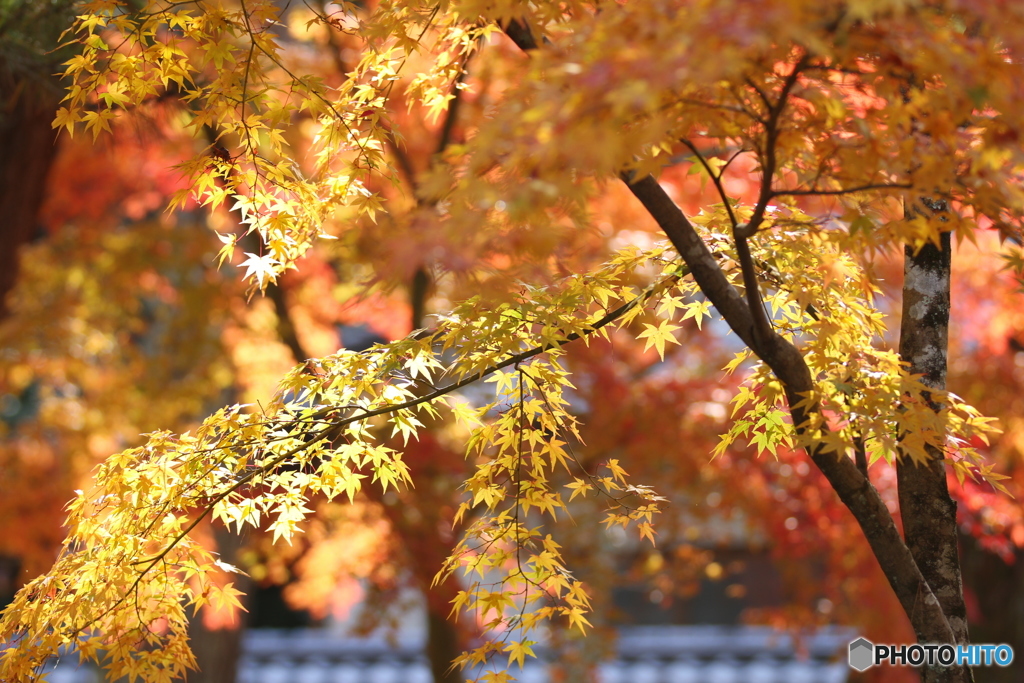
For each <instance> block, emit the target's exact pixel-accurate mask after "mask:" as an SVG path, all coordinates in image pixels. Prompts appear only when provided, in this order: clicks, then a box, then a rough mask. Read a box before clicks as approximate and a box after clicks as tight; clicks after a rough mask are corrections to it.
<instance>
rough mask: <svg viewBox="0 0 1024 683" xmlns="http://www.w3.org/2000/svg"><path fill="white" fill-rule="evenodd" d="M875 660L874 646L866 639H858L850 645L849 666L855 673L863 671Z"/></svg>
mask: <svg viewBox="0 0 1024 683" xmlns="http://www.w3.org/2000/svg"><path fill="white" fill-rule="evenodd" d="M874 660H875V646H874V644H872V642H871V641H870V640H868V639H867V638H858V639H857V640H855V641H853V642H852V643H850V666H852V667H853V668H854V669H856V670H857V671H864V670H865V669H867V668H868V667H870V666H871V665H872V664H874Z"/></svg>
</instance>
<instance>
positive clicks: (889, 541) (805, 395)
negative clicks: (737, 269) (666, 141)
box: [506, 31, 954, 643]
mask: <svg viewBox="0 0 1024 683" xmlns="http://www.w3.org/2000/svg"><path fill="white" fill-rule="evenodd" d="M506 33H508V35H509V37H510V38H511V39H512V40H513V42H515V43H516V44H517V45H519V47H520V48H522V49H523V50H525V51H529V50H532V49H536V47H537V45H536V41H534V40H532V36H530V40H525V39H523V37H522V36H520V35H519V34H518V32H516V31H514V32H508V31H506ZM802 63H803V60H801V62H800V63H798V65H797V67H794V70H793V74H790V77H789V78H788V79H787V82H788V83H789V85H788V86H784V91H785V93H787V94H788V91H789V89H790V88H792V85H793V83H795V81H796V75H795V74H796V73H797V72H798V71H799V68H798V67H800V66H801V65H802ZM779 111H780V113H781V109H780V110H779ZM777 119H778V115H777V116H776V122H775V124H773V125H777V123H778V121H777ZM773 158H774V157H773ZM766 171H767V169H766ZM772 172H773V173H774V169H772ZM764 177H765V178H766V180H767V183H769V185H768V186H769V187H770V183H771V177H770V176H769V175H767V174H766V175H765V176H764ZM619 178H620V179H621V180H622V181H623V182H625V183H626V185H627V186H628V187H629V189H630V191H631V192H632V193H633V196H635V197H636V198H637V199H638V200H639V201H640V203H641V204H642V205H643V206H644V208H645V209H646V210H647V212H648V213H650V215H651V216H652V217H653V218H654V220H655V221H656V222H657V223H658V225H659V227H660V228H661V229H662V231H663V232H664V233H665V235H666V236H667V237H668V238H669V240H670V241H671V242H672V245H673V246H674V247H675V248H676V251H677V252H679V255H680V256H681V257H682V259H683V261H684V262H685V263H686V265H687V266H688V267H689V268H690V272H691V274H692V275H693V278H694V280H695V281H696V282H697V285H698V286H699V287H700V289H701V291H702V292H703V293H704V295H705V296H707V297H708V299H709V300H710V301H711V303H712V304H713V305H714V306H715V308H716V309H717V310H718V312H719V314H720V315H721V316H722V318H723V319H724V320H725V321H726V323H727V324H728V325H729V327H730V328H731V329H732V330H733V331H734V332H735V333H736V334H737V335H738V336H739V337H740V339H742V340H743V342H744V343H745V344H747V345H748V346H749V347H750V348H751V349H754V350H755V352H756V353H757V354H758V356H759V357H760V358H761V359H762V360H763V361H764V362H765V363H766V364H767V365H768V367H769V368H771V370H772V371H773V372H774V373H775V376H776V377H778V379H779V381H780V382H781V383H782V385H783V387H784V388H785V392H786V398H787V400H788V401H789V405H790V413H791V415H792V417H793V424H794V426H795V428H796V430H797V432H798V434H800V435H801V436H803V437H805V438H808V437H809V435H808V433H807V432H808V427H809V425H811V424H812V418H819V419H816V420H813V422H816V423H818V424H821V425H822V427H820V429H821V430H823V431H824V430H826V429H827V427H826V426H824V425H825V423H824V420H823V419H820V418H821V417H822V416H821V408H820V406H819V405H818V404H817V402H813V401H812V402H810V403H808V400H809V399H810V397H812V396H813V394H814V382H813V380H812V378H811V373H810V369H809V368H808V367H807V363H806V362H805V361H804V358H803V356H802V354H801V353H800V351H799V349H797V348H796V346H794V345H793V344H792V343H790V342H789V341H787V340H785V339H784V338H782V337H781V336H779V335H778V334H776V333H775V332H774V331H772V330H770V329H769V330H768V334H767V335H766V336H765V338H764V339H763V341H762V343H761V344H760V345H759V346H760V348H757V347H756V346H755V339H754V334H753V318H752V312H751V309H750V306H749V305H748V304H747V302H745V301H744V300H743V298H742V297H741V296H740V295H739V292H737V290H736V288H735V287H733V286H732V284H730V283H729V281H728V279H727V278H726V277H725V274H724V273H723V272H722V270H721V268H719V266H718V263H717V262H716V261H715V258H714V256H713V255H712V254H711V251H710V250H709V249H708V247H707V245H706V244H704V241H703V240H702V239H701V238H700V235H698V234H697V232H696V230H695V229H694V228H693V225H692V224H691V223H690V222H689V220H687V218H686V216H685V215H684V214H683V212H682V211H681V210H680V209H679V207H678V206H677V205H676V204H675V202H673V201H672V199H671V198H670V197H669V196H668V194H667V193H666V192H665V190H664V189H662V187H661V186H660V185H659V184H658V182H657V181H656V180H655V179H654V178H653V177H652V176H645V177H643V178H640V179H639V180H638V179H636V178H635V176H634V174H633V173H631V172H627V171H624V172H622V173H620V174H619ZM765 196H767V195H765ZM762 200H764V205H765V206H767V200H766V199H764V197H762ZM762 214H763V209H762ZM755 286H756V282H755ZM762 313H763V309H762ZM823 444H824V441H823V440H822V439H821V438H820V437H819V438H818V439H816V444H812V445H811V446H810V447H808V448H807V451H808V453H809V455H810V456H811V459H812V460H813V461H814V463H815V465H817V466H818V468H819V469H820V470H821V472H822V473H823V474H824V475H825V477H826V478H827V479H828V481H829V484H830V485H831V486H832V488H833V489H835V491H836V493H837V494H838V495H839V498H840V500H842V501H843V503H844V504H845V505H846V507H847V508H848V509H849V510H850V512H851V513H853V516H854V518H855V519H856V520H857V523H858V524H859V525H860V527H861V529H862V531H863V532H864V536H865V537H866V538H867V541H868V544H869V545H870V546H871V549H872V552H873V553H874V555H875V557H876V558H877V559H878V562H879V564H880V565H881V567H882V571H883V572H884V573H885V575H886V578H887V579H888V581H889V584H890V586H892V589H893V592H894V593H895V594H896V597H897V599H899V601H900V604H901V605H902V606H903V610H904V612H905V613H906V614H907V615H908V617H909V618H910V621H911V623H912V625H913V627H914V631H915V632H916V633H917V635H918V638H919V639H921V640H922V642H932V643H951V642H954V641H953V640H952V638H953V633H952V630H951V629H950V626H949V623H948V622H947V621H946V617H945V615H944V614H943V612H942V609H941V607H940V605H939V602H938V600H937V599H936V598H935V595H934V594H933V593H932V590H931V588H930V587H929V586H928V582H927V581H925V579H924V576H923V575H922V574H921V570H920V569H919V568H918V566H917V563H916V562H915V561H914V558H913V556H912V555H911V553H910V550H909V549H908V548H907V546H906V544H905V543H904V542H903V539H902V538H901V537H900V534H899V531H898V530H897V529H896V523H895V521H894V520H893V518H892V515H890V514H889V510H888V508H887V507H886V505H885V502H884V501H883V500H882V498H881V496H880V495H878V491H876V490H875V488H874V486H872V485H871V482H870V481H869V480H868V479H867V478H866V477H864V475H863V474H861V472H860V471H859V470H858V469H857V466H856V465H854V463H853V461H851V460H850V459H849V458H847V457H845V455H843V454H839V453H835V452H833V451H827V452H826V451H825V450H824V445H823Z"/></svg>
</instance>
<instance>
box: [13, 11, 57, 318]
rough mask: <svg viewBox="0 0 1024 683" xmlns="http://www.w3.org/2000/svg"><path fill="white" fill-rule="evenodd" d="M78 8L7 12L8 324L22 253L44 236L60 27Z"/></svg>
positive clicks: (52, 153) (54, 149)
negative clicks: (38, 234) (39, 233)
mask: <svg viewBox="0 0 1024 683" xmlns="http://www.w3.org/2000/svg"><path fill="white" fill-rule="evenodd" d="M70 6H71V3H70V2H67V1H65V2H52V1H51V2H45V1H43V2H40V1H36V0H21V1H20V2H14V3H10V4H8V5H7V6H6V7H5V8H4V9H3V10H2V11H0V240H2V242H3V246H2V248H0V319H3V317H5V316H6V315H7V295H8V294H9V293H10V291H11V289H12V288H13V287H14V283H15V282H16V281H17V277H18V256H19V251H20V247H21V246H22V245H24V244H25V243H26V242H28V241H29V240H30V239H31V238H32V235H33V234H34V233H35V231H36V227H37V218H38V215H39V207H40V206H41V205H42V202H43V196H44V194H45V191H46V178H47V175H48V174H49V171H50V166H51V165H52V164H53V160H54V157H55V156H56V152H57V144H56V140H57V135H56V133H55V132H54V130H53V129H52V128H51V127H50V122H51V121H52V120H53V116H54V113H55V112H56V111H57V105H58V103H59V102H60V99H61V97H62V91H61V87H60V82H59V81H58V79H57V78H56V77H55V76H53V73H54V72H55V71H57V70H58V69H59V64H60V62H61V61H62V58H63V56H64V55H63V53H60V54H57V53H54V52H52V51H53V49H54V48H55V47H56V45H57V36H58V35H59V31H58V30H57V29H58V27H66V26H67V21H66V13H67V11H68V9H69V8H70Z"/></svg>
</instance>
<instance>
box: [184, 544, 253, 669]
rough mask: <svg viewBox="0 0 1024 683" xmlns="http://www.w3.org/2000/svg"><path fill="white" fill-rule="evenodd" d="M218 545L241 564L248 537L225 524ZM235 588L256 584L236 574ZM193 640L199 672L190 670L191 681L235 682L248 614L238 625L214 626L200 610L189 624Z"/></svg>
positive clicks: (223, 554) (234, 562) (229, 559)
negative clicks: (251, 583)
mask: <svg viewBox="0 0 1024 683" xmlns="http://www.w3.org/2000/svg"><path fill="white" fill-rule="evenodd" d="M215 537H216V539H217V548H218V550H219V552H220V557H221V559H222V560H223V561H224V562H227V563H228V564H231V565H235V566H237V565H238V554H239V551H240V550H241V549H242V547H243V546H244V544H245V539H243V538H242V537H240V536H238V535H237V534H233V533H231V532H229V531H227V530H225V529H224V528H222V527H217V529H216V532H215ZM232 582H233V583H234V584H235V588H237V589H238V590H240V591H242V592H243V593H246V594H248V593H249V592H250V589H251V588H252V586H251V585H250V581H249V580H248V578H247V577H245V576H244V575H242V574H236V575H235V576H234V577H233V578H232ZM188 631H189V634H188V635H189V641H190V644H191V646H192V651H193V652H194V653H195V655H196V663H197V664H198V666H199V670H198V671H192V672H189V675H188V683H235V680H236V679H237V676H238V661H239V659H240V658H241V656H242V635H243V634H244V633H245V614H242V615H240V619H238V621H237V623H236V624H235V625H234V627H225V628H210V627H208V626H207V625H206V623H205V622H204V621H203V614H202V612H200V613H199V614H197V615H196V616H195V618H193V619H192V621H191V622H190V623H189V629H188Z"/></svg>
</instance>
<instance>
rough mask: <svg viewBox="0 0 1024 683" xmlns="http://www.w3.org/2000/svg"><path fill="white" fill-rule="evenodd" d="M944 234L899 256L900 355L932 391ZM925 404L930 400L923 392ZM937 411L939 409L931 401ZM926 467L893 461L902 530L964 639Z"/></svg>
mask: <svg viewBox="0 0 1024 683" xmlns="http://www.w3.org/2000/svg"><path fill="white" fill-rule="evenodd" d="M950 249H951V244H950V235H949V233H945V234H943V235H942V239H941V242H940V246H936V245H934V244H926V245H925V246H924V247H922V248H921V249H919V250H917V251H916V252H915V251H914V250H913V249H912V248H910V247H907V248H906V251H905V254H904V259H905V260H904V268H903V274H904V282H903V319H902V324H901V327H900V357H901V358H903V360H904V361H906V362H907V363H908V364H909V370H910V372H912V373H915V374H920V375H921V376H922V378H921V381H922V382H923V383H924V384H925V385H926V386H928V387H929V388H931V389H945V388H946V364H947V347H948V343H947V337H948V330H949V303H950V299H949V291H950V263H951V257H950ZM926 398H927V399H928V400H929V402H931V397H930V396H928V397H926ZM932 408H933V409H935V410H939V409H940V408H941V406H939V405H937V404H934V403H933V404H932ZM930 453H931V456H932V460H931V461H930V462H929V463H928V464H927V465H915V464H914V463H912V462H910V461H909V460H908V461H905V462H904V461H900V462H898V463H897V464H896V472H897V477H898V482H899V501H900V515H901V517H902V519H903V535H904V537H905V539H906V542H907V546H908V547H909V548H910V552H911V554H912V555H913V556H914V560H915V561H916V562H917V565H918V567H920V569H921V573H922V574H923V575H924V577H925V580H927V581H928V584H929V586H931V589H932V592H933V593H934V595H935V597H936V599H938V601H939V605H940V606H941V607H942V611H943V613H945V615H946V619H947V620H948V621H949V626H950V629H951V630H952V631H953V635H954V637H955V638H956V641H957V642H958V643H967V642H969V637H968V633H967V611H966V608H965V606H964V593H963V584H962V579H961V574H960V557H959V552H958V546H957V527H956V503H955V502H953V499H952V498H950V496H949V489H948V488H947V486H946V465H945V463H944V461H943V455H942V453H941V452H939V451H938V450H934V449H933V450H931V451H930ZM921 679H922V680H923V681H927V682H929V683H932V682H934V683H938V682H940V681H941V682H943V683H945V682H947V681H973V680H974V679H973V676H972V674H971V670H970V669H969V668H945V667H934V668H929V667H924V668H922V669H921Z"/></svg>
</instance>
